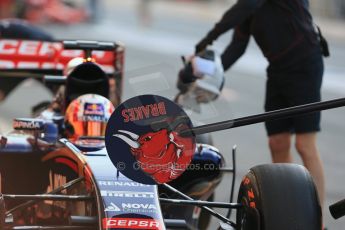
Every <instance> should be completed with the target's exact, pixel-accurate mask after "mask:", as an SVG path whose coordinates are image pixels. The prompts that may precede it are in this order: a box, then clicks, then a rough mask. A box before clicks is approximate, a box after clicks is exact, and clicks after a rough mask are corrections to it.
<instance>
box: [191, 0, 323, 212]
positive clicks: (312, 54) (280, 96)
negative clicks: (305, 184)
mask: <svg viewBox="0 0 345 230" xmlns="http://www.w3.org/2000/svg"><path fill="white" fill-rule="evenodd" d="M308 8H309V2H308V0H270V1H267V0H238V1H237V3H236V4H235V5H233V6H232V7H231V8H230V9H229V10H228V11H226V12H225V14H224V15H223V17H222V18H221V20H220V21H219V22H218V23H216V24H215V26H214V27H213V29H212V30H211V31H210V32H209V33H208V34H207V35H206V37H204V38H203V39H202V40H201V41H200V42H199V43H198V44H197V45H196V53H199V52H200V51H202V50H204V49H205V48H206V47H207V46H208V45H211V44H212V42H213V41H214V40H216V39H217V38H218V37H219V36H220V35H221V34H223V33H225V32H226V31H228V30H230V29H234V33H233V38H232V41H231V43H230V44H229V45H228V46H227V48H226V49H225V50H224V52H223V54H222V63H223V67H224V70H228V69H229V68H230V67H231V66H232V65H233V64H234V63H235V61H236V60H238V59H239V57H240V56H241V55H242V54H243V53H244V52H245V49H246V47H247V45H248V42H249V39H250V36H251V35H252V36H253V37H254V39H255V41H256V43H257V44H258V46H259V47H260V49H261V51H262V52H263V55H264V56H265V57H266V59H267V60H268V62H269V66H268V68H267V76H268V78H267V84H266V100H265V110H266V111H271V110H277V109H282V108H286V107H290V106H297V105H302V104H306V103H311V102H317V101H320V100H321V93H320V88H321V82H322V76H323V71H324V65H323V59H322V54H324V55H325V56H328V55H329V54H328V49H327V43H326V42H325V40H324V39H323V37H322V35H321V32H316V30H315V26H314V24H313V21H312V16H311V14H310V12H309V9H308ZM320 41H321V42H320ZM265 127H266V130H267V135H268V139H269V141H268V142H269V147H270V150H271V155H272V161H273V162H274V163H289V162H292V156H291V152H290V145H291V139H292V135H293V134H296V140H295V141H296V142H295V147H296V149H297V151H298V153H299V155H300V156H301V158H302V160H303V163H304V165H305V166H306V168H307V169H308V170H309V171H310V173H311V175H312V177H313V179H314V181H315V183H316V187H317V190H318V193H319V198H320V201H321V206H323V201H324V193H325V192H324V191H325V182H324V172H323V165H322V162H321V159H320V155H319V152H318V149H317V144H316V142H317V141H316V136H317V132H318V131H320V112H316V113H312V114H308V115H304V116H299V117H294V118H289V119H284V120H278V121H269V122H266V123H265Z"/></svg>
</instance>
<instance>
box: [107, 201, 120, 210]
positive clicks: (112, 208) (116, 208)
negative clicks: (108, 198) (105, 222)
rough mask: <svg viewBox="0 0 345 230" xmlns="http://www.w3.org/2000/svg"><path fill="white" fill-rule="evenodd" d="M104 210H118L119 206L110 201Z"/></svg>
mask: <svg viewBox="0 0 345 230" xmlns="http://www.w3.org/2000/svg"><path fill="white" fill-rule="evenodd" d="M104 211H106V212H120V211H121V209H120V208H119V207H117V206H116V204H114V203H113V202H111V203H110V205H109V206H108V207H107V208H106V209H104Z"/></svg>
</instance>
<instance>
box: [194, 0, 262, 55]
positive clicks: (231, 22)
mask: <svg viewBox="0 0 345 230" xmlns="http://www.w3.org/2000/svg"><path fill="white" fill-rule="evenodd" d="M265 1H266V0H238V1H237V3H236V4H235V5H234V6H233V7H231V8H230V9H229V10H228V11H226V12H225V13H224V15H223V17H222V18H221V20H220V21H219V22H218V23H216V24H215V26H214V27H213V29H212V30H211V31H210V32H209V33H208V34H207V35H206V37H205V38H203V39H202V40H201V41H200V42H199V43H198V44H197V45H196V47H195V51H196V53H198V52H200V51H202V50H204V49H205V48H206V47H207V45H210V44H212V42H213V41H214V40H216V39H217V38H218V37H219V36H220V35H221V34H223V33H225V32H226V31H228V30H230V29H232V28H234V27H236V26H237V25H239V24H241V23H242V22H243V21H244V20H245V19H246V18H248V17H249V16H250V15H251V14H252V13H254V12H255V10H256V9H257V8H259V7H260V6H261V5H262V4H263V3H264V2H265Z"/></svg>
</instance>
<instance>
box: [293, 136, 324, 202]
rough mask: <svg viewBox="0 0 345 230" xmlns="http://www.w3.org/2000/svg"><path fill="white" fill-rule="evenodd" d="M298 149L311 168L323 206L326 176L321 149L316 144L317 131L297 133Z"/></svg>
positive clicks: (304, 161)
mask: <svg viewBox="0 0 345 230" xmlns="http://www.w3.org/2000/svg"><path fill="white" fill-rule="evenodd" d="M296 149H297V151H298V153H299V154H300V156H301V158H302V160H303V163H304V166H305V167H306V168H307V169H308V170H309V172H310V174H311V175H312V177H313V179H314V182H315V184H316V188H317V191H318V193H319V198H320V203H321V207H323V203H324V196H325V178H324V173H323V166H322V162H321V158H320V154H319V151H318V149H317V146H316V133H315V132H313V133H303V134H296Z"/></svg>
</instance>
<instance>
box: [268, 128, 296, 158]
mask: <svg viewBox="0 0 345 230" xmlns="http://www.w3.org/2000/svg"><path fill="white" fill-rule="evenodd" d="M268 143H269V147H270V150H271V155H272V161H273V163H291V162H292V156H291V153H290V145H291V133H289V132H285V133H278V134H273V135H270V136H269V137H268Z"/></svg>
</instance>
